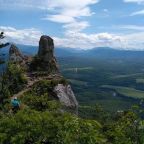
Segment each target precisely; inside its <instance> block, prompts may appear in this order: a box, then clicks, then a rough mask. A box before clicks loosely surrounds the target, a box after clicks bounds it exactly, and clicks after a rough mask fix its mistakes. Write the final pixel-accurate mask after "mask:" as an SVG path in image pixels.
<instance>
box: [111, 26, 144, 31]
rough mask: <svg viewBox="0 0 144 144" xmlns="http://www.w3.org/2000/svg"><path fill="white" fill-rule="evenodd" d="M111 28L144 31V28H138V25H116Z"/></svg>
mask: <svg viewBox="0 0 144 144" xmlns="http://www.w3.org/2000/svg"><path fill="white" fill-rule="evenodd" d="M113 27H114V28H117V29H125V30H134V31H144V26H138V25H117V26H113Z"/></svg>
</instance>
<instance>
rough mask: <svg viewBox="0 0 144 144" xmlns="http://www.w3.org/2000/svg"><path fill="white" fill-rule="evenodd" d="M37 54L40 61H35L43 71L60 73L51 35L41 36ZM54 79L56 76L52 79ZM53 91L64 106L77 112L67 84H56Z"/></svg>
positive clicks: (74, 98)
mask: <svg viewBox="0 0 144 144" xmlns="http://www.w3.org/2000/svg"><path fill="white" fill-rule="evenodd" d="M37 56H38V60H39V61H40V63H39V62H37V63H39V66H40V67H41V68H42V70H43V71H47V73H48V74H51V73H56V74H58V75H61V74H60V73H59V68H58V64H57V61H56V58H55V56H54V41H53V39H52V38H51V37H49V36H46V35H44V36H41V38H40V41H39V51H38V55H37ZM55 79H56V77H55V78H54V80H55ZM54 93H55V94H56V97H57V98H58V99H59V101H60V102H61V103H62V104H63V105H64V106H66V107H67V108H70V109H72V110H74V112H75V113H77V109H78V102H77V100H76V97H75V95H74V93H73V91H72V88H71V86H70V85H69V84H66V85H64V84H58V85H57V86H55V87H54Z"/></svg>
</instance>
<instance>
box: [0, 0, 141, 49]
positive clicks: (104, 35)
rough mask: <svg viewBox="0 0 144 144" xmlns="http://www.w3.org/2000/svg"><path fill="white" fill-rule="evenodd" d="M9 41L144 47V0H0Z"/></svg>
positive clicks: (0, 13) (0, 23) (0, 15)
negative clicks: (44, 38) (48, 39)
mask: <svg viewBox="0 0 144 144" xmlns="http://www.w3.org/2000/svg"><path fill="white" fill-rule="evenodd" d="M0 18H1V21H0V30H1V31H4V32H5V34H6V36H7V39H6V40H7V41H11V42H14V43H18V44H26V45H38V41H39V38H40V36H41V35H43V34H46V35H49V36H51V37H53V38H54V40H55V45H56V46H57V47H70V48H81V49H90V48H94V47H103V46H108V47H114V48H121V49H144V0H39V1H36V0H0Z"/></svg>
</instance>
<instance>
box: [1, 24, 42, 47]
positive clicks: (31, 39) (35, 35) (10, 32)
mask: <svg viewBox="0 0 144 144" xmlns="http://www.w3.org/2000/svg"><path fill="white" fill-rule="evenodd" d="M0 31H3V32H4V33H5V36H6V39H5V41H7V42H12V43H13V42H14V43H17V44H24V45H38V41H39V38H40V36H41V35H42V32H41V31H39V30H37V29H35V28H30V29H15V28H13V27H5V26H0Z"/></svg>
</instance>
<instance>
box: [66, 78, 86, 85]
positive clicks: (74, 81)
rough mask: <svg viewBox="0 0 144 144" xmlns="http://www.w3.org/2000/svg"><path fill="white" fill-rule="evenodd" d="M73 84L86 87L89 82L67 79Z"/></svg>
mask: <svg viewBox="0 0 144 144" xmlns="http://www.w3.org/2000/svg"><path fill="white" fill-rule="evenodd" d="M67 80H68V81H69V82H70V83H71V84H74V85H78V86H86V85H87V82H85V81H79V80H75V79H67Z"/></svg>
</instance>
